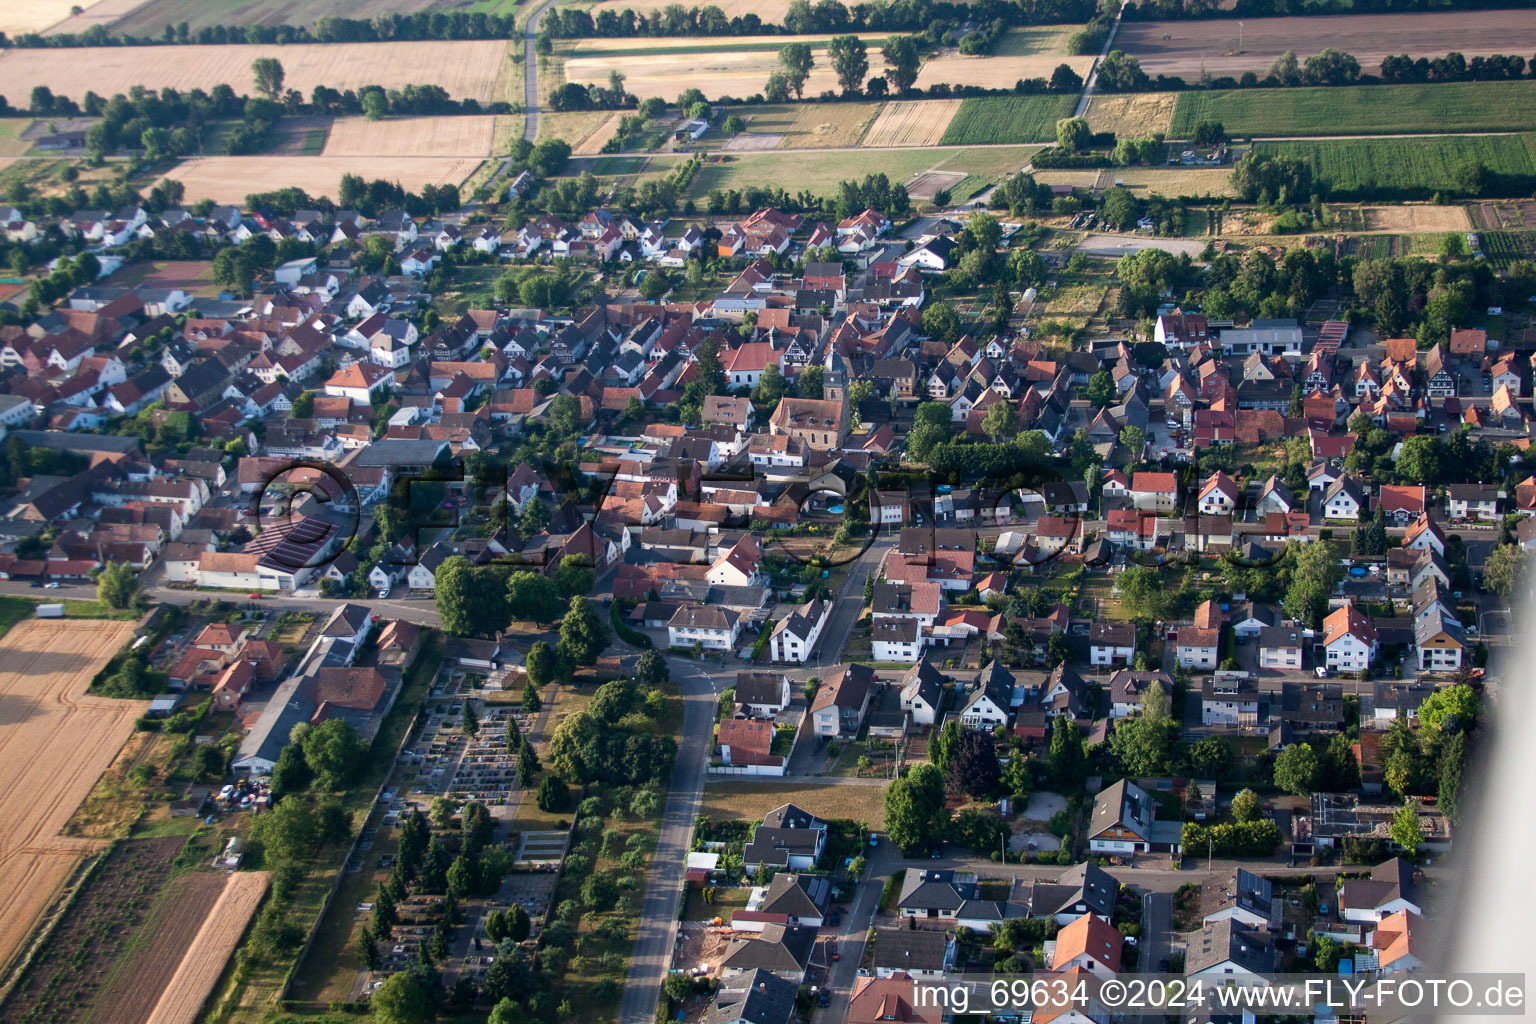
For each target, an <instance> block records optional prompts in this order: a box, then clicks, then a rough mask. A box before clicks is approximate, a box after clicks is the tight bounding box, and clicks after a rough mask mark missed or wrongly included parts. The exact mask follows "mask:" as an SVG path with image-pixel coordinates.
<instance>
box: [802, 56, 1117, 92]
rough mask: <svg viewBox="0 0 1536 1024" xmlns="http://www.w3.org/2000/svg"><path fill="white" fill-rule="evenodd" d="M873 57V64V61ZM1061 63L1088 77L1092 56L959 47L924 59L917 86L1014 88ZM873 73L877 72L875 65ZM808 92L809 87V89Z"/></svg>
mask: <svg viewBox="0 0 1536 1024" xmlns="http://www.w3.org/2000/svg"><path fill="white" fill-rule="evenodd" d="M873 63H874V62H873V61H871V65H873ZM1058 64H1066V65H1067V66H1069V67H1070V68H1071V69H1072V70H1073V71H1076V72H1077V73H1078V75H1079V76H1082V77H1087V75H1088V69H1089V68H1091V67H1092V66H1093V58H1092V57H1063V56H1061V55H1059V54H1039V55H1036V56H1033V57H967V56H966V55H964V54H962V53H961V52H959V51H958V50H956V51H953V52H950V53H946V54H944V55H943V56H942V57H935V58H934V59H933V60H926V61H923V66H922V69H921V70H920V71H918V73H917V87H918V88H919V89H926V88H928V87H929V86H932V85H938V84H939V83H940V82H945V83H947V84H949V85H976V86H980V87H981V88H983V89H1011V88H1013V85H1014V83H1015V82H1017V81H1018V80H1019V79H1021V78H1045V79H1049V78H1050V77H1051V72H1053V71H1055V70H1056V66H1057V65H1058ZM870 74H875V71H874V70H873V69H872V70H871V71H870ZM806 91H807V92H809V91H810V90H809V89H807V90H806Z"/></svg>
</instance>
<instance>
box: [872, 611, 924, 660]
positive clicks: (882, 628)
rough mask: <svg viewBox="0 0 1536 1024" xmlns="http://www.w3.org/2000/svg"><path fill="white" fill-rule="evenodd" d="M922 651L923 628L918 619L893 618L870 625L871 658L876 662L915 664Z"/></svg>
mask: <svg viewBox="0 0 1536 1024" xmlns="http://www.w3.org/2000/svg"><path fill="white" fill-rule="evenodd" d="M922 651H923V634H922V626H921V624H919V623H918V621H917V620H916V619H912V618H900V617H895V616H892V617H888V618H883V619H880V620H878V621H875V622H872V623H871V624H870V656H871V657H872V658H874V660H875V661H905V662H913V661H916V660H917V659H918V658H919V657H920V656H921V655H922Z"/></svg>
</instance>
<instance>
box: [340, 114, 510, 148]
mask: <svg viewBox="0 0 1536 1024" xmlns="http://www.w3.org/2000/svg"><path fill="white" fill-rule="evenodd" d="M495 121H496V118H495V117H494V116H493V115H491V114H474V115H461V116H458V117H403V118H399V119H397V120H392V121H370V120H368V119H367V118H366V117H343V118H338V119H337V120H336V121H335V122H333V123H332V125H331V134H330V135H329V136H328V137H327V138H326V140H325V149H324V151H323V152H322V153H321V154H320V155H321V156H391V157H393V156H474V157H483V156H486V155H487V154H489V153H490V151H491V130H492V126H493V125H494V124H495Z"/></svg>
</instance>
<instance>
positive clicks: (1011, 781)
mask: <svg viewBox="0 0 1536 1024" xmlns="http://www.w3.org/2000/svg"><path fill="white" fill-rule="evenodd" d="M1029 762H1030V759H1029V758H1027V757H1025V756H1024V755H1023V754H1020V753H1017V752H1016V753H1014V755H1013V756H1012V757H1010V758H1009V759H1008V764H1007V765H1006V766H1005V767H1004V768H1003V789H1005V790H1007V791H1008V795H1009V796H1011V797H1013V798H1014V799H1015V800H1028V799H1029V794H1031V793H1033V792H1034V791H1035V776H1034V773H1033V772H1031V771H1030V770H1029Z"/></svg>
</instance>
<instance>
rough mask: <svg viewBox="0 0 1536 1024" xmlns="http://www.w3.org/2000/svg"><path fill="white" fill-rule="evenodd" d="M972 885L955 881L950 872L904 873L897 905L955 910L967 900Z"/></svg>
mask: <svg viewBox="0 0 1536 1024" xmlns="http://www.w3.org/2000/svg"><path fill="white" fill-rule="evenodd" d="M975 889H976V886H975V884H974V883H972V882H964V881H962V882H957V881H955V872H953V871H950V870H934V871H913V870H910V869H909V870H908V871H907V873H906V875H905V876H904V877H903V878H902V880H901V894H900V896H899V897H898V898H897V901H896V902H897V905H898V906H900V907H901V908H903V909H912V910H959V909H960V905H961V904H962V903H964V902H965V901H966V900H968V899H970V898H971V897H972V896H973V895H974V893H975Z"/></svg>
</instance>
